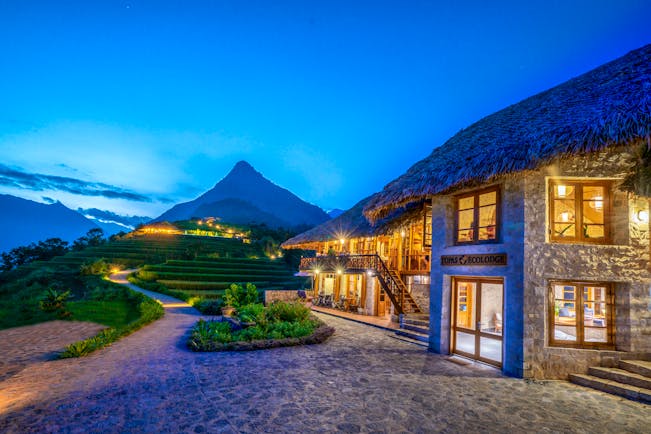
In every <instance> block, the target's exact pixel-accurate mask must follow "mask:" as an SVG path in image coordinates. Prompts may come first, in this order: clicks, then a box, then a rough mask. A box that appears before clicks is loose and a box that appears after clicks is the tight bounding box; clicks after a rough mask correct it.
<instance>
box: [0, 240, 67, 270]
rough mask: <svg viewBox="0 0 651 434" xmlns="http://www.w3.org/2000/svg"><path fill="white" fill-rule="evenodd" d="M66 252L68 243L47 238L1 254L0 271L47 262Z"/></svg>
mask: <svg viewBox="0 0 651 434" xmlns="http://www.w3.org/2000/svg"><path fill="white" fill-rule="evenodd" d="M68 250H69V249H68V242H67V241H63V240H62V239H61V238H48V239H47V240H45V241H39V242H38V244H35V243H31V244H29V245H27V246H20V247H15V248H13V249H11V250H10V251H9V252H4V253H2V255H1V257H2V265H0V270H1V271H9V270H12V269H14V268H16V267H19V266H21V265H24V264H29V263H30V262H33V261H48V260H50V259H52V258H54V257H55V256H61V255H65V254H66V252H68Z"/></svg>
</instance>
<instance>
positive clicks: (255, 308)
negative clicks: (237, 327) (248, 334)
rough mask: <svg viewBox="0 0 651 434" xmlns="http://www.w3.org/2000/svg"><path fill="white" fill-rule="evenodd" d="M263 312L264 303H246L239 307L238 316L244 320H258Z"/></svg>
mask: <svg viewBox="0 0 651 434" xmlns="http://www.w3.org/2000/svg"><path fill="white" fill-rule="evenodd" d="M263 313H264V305H263V304H262V303H252V304H245V305H244V306H240V307H239V309H237V318H238V319H239V320H240V321H242V322H257V321H259V320H260V318H261V316H262V314H263Z"/></svg>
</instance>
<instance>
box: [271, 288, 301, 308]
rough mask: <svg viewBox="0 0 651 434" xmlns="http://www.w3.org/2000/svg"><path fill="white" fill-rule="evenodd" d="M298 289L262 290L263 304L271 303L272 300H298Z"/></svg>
mask: <svg viewBox="0 0 651 434" xmlns="http://www.w3.org/2000/svg"><path fill="white" fill-rule="evenodd" d="M298 299H300V297H299V296H298V291H297V290H295V289H293V290H268V291H265V292H264V304H265V305H266V304H269V303H273V302H274V301H294V300H298Z"/></svg>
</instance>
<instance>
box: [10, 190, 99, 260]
mask: <svg viewBox="0 0 651 434" xmlns="http://www.w3.org/2000/svg"><path fill="white" fill-rule="evenodd" d="M0 209H2V212H1V213H0V252H6V251H9V250H11V249H13V248H14V247H19V246H25V245H28V244H30V243H34V242H38V241H43V240H45V239H47V238H61V239H63V240H65V241H68V242H72V241H74V240H76V239H77V238H79V237H81V236H83V235H85V234H86V232H88V231H89V230H91V229H96V228H98V226H97V225H96V224H95V223H93V222H92V221H90V220H89V219H87V218H86V217H84V216H83V215H81V214H80V213H78V212H77V211H74V210H72V209H70V208H68V207H66V206H65V205H64V204H62V203H61V202H59V201H56V202H54V203H52V204H49V205H48V204H44V203H39V202H35V201H32V200H29V199H23V198H22V197H18V196H12V195H10V194H0Z"/></svg>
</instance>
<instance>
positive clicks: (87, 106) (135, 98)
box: [0, 0, 651, 216]
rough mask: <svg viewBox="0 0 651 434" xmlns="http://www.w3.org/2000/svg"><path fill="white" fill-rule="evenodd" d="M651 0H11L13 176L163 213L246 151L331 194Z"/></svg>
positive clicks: (638, 24) (354, 186) (377, 176)
mask: <svg viewBox="0 0 651 434" xmlns="http://www.w3.org/2000/svg"><path fill="white" fill-rule="evenodd" d="M649 17H651V2H649V1H644V0H640V1H632V0H631V1H628V0H620V1H600V0H593V1H554V0H547V1H537V0H536V1H526V2H523V1H508V2H506V1H504V2H500V1H494V2H476V1H473V2H460V1H459V2H457V1H417V0H412V1H392V2H390V1H384V2H383V1H350V0H349V1H336V0H334V1H333V0H330V1H295V2H292V1H246V0H240V1H213V2H208V1H201V2H199V1H179V2H163V1H151V2H144V1H137V0H133V1H105V2H102V1H92V2H88V1H83V2H82V1H80V2H74V1H66V2H64V1H62V2H32V1H18V0H16V1H3V0H0V47H1V48H2V55H1V56H0V193H9V194H15V195H18V196H22V197H26V198H30V199H34V200H40V201H42V200H43V199H42V198H43V197H47V198H53V199H58V200H61V201H62V202H63V203H64V204H66V205H68V206H70V207H71V208H77V207H84V208H88V207H97V208H100V209H107V210H112V211H115V212H118V213H122V214H144V215H150V216H155V215H158V214H160V213H162V212H163V211H164V210H165V209H167V208H169V207H170V205H171V203H175V202H179V201H185V200H189V199H192V198H194V197H196V196H197V195H199V194H200V193H201V192H203V191H205V190H207V189H209V188H211V187H212V186H213V185H214V184H215V183H216V182H217V181H218V180H219V179H221V178H222V177H223V176H224V175H225V174H226V173H227V172H228V170H229V169H230V168H231V167H232V166H233V165H234V164H235V163H236V162H237V161H239V160H242V159H244V160H247V161H248V162H250V163H251V164H252V165H253V166H254V167H255V168H256V169H258V170H259V171H260V172H262V173H263V174H264V175H265V176H266V177H267V178H269V179H271V180H272V181H274V182H276V183H277V184H279V185H281V186H283V187H285V188H288V189H289V190H291V191H293V192H294V193H296V194H297V195H299V196H300V197H302V198H304V199H305V200H307V201H309V202H311V203H315V204H317V205H319V206H321V207H323V208H324V209H330V208H334V207H339V208H348V207H350V206H352V205H353V204H354V203H355V202H357V201H358V200H359V199H361V198H363V197H365V196H367V195H369V194H371V193H373V192H375V191H378V190H380V189H381V188H382V187H383V186H384V185H385V184H386V183H387V182H389V181H390V180H392V179H394V178H395V177H397V176H399V175H400V174H402V173H403V172H404V171H405V170H406V169H407V168H408V167H409V166H411V164H413V163H415V162H416V161H417V160H419V159H421V158H423V157H425V156H427V155H428V154H429V153H430V152H431V150H432V148H434V147H436V146H438V145H440V144H442V143H443V142H444V141H445V140H446V139H447V138H449V137H450V136H451V135H453V134H454V133H455V132H456V131H458V130H459V129H461V128H463V127H466V126H468V125H469V124H471V123H473V122H474V121H477V120H479V119H480V118H481V117H483V116H485V115H488V114H490V113H492V112H494V111H496V110H499V109H500V108H503V107H505V106H507V105H509V104H512V103H515V102H517V101H519V100H521V99H523V98H526V97H527V96H529V95H532V94H535V93H537V92H539V91H542V90H545V89H547V88H549V87H552V86H554V85H556V84H559V83H561V82H563V81H565V80H567V79H569V78H571V77H574V76H576V75H579V74H581V73H583V72H586V71H588V70H589V69H592V68H594V67H596V66H598V65H600V64H602V63H605V62H607V61H610V60H613V59H615V58H617V57H619V56H621V55H624V54H625V53H627V52H628V51H630V50H632V49H635V48H638V47H640V46H642V45H645V44H648V43H651V30H650V28H651V27H650V26H649V25H648V20H649Z"/></svg>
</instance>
